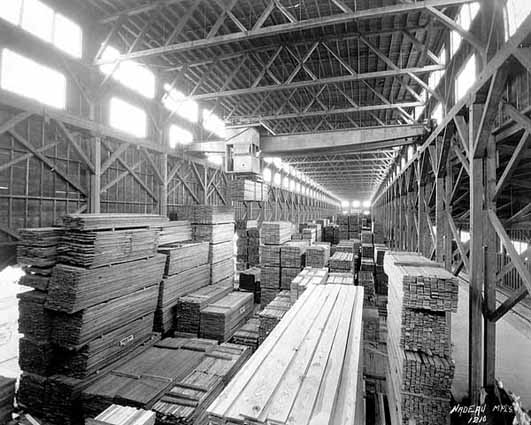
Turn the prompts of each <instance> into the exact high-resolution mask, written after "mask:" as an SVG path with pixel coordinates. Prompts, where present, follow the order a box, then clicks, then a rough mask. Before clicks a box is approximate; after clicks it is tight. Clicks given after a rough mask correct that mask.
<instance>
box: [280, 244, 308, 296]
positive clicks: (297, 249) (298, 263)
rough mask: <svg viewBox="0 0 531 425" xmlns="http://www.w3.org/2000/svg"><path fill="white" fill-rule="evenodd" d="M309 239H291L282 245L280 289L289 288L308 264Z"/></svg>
mask: <svg viewBox="0 0 531 425" xmlns="http://www.w3.org/2000/svg"><path fill="white" fill-rule="evenodd" d="M308 246H309V245H308V242H307V241H289V242H286V243H285V244H283V245H282V246H281V247H280V289H281V290H289V289H290V286H291V282H292V280H293V279H294V278H295V277H296V276H297V275H298V274H299V273H300V271H301V270H302V269H303V267H304V266H305V264H306V250H307V248H308Z"/></svg>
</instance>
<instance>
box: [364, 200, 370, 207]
mask: <svg viewBox="0 0 531 425" xmlns="http://www.w3.org/2000/svg"><path fill="white" fill-rule="evenodd" d="M370 207H371V201H363V208H370Z"/></svg>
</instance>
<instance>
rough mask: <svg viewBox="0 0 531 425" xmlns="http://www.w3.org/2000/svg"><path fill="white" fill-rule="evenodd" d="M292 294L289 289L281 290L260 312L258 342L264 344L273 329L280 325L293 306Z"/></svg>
mask: <svg viewBox="0 0 531 425" xmlns="http://www.w3.org/2000/svg"><path fill="white" fill-rule="evenodd" d="M291 305H292V303H291V296H290V293H289V292H288V291H281V292H280V293H279V294H278V295H277V296H276V297H275V299H274V300H273V301H271V302H270V303H269V304H268V305H267V306H266V307H265V308H264V309H263V310H262V311H261V312H260V313H258V318H259V322H260V323H259V326H258V338H259V339H258V342H259V344H262V343H263V342H264V340H265V339H266V338H267V336H268V335H269V334H270V333H271V331H272V330H273V329H274V328H275V326H277V325H278V323H279V322H280V320H281V319H282V318H283V317H284V315H285V314H286V312H287V311H288V310H289V309H290V308H291Z"/></svg>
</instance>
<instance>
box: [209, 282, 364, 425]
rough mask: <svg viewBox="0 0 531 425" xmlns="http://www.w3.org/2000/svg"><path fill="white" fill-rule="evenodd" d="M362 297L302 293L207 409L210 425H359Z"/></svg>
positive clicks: (338, 288)
mask: <svg viewBox="0 0 531 425" xmlns="http://www.w3.org/2000/svg"><path fill="white" fill-rule="evenodd" d="M362 292H363V290H362V289H360V288H357V287H355V286H342V285H319V286H311V287H309V288H308V290H306V292H305V293H304V294H303V295H302V297H301V298H299V300H298V301H297V302H296V303H295V305H294V306H293V307H292V308H291V309H290V310H289V311H288V312H287V313H286V314H285V316H284V317H283V319H282V320H281V322H280V323H279V324H278V325H277V326H276V327H275V329H274V330H273V331H272V332H271V333H270V334H269V336H268V337H267V339H266V340H265V341H264V343H263V344H262V345H260V347H258V350H257V351H256V352H255V354H254V355H253V357H252V358H251V359H250V360H249V361H248V362H247V363H246V364H245V365H244V366H243V368H242V369H241V370H240V372H239V373H238V374H237V375H236V376H235V377H234V379H233V380H232V381H231V382H230V384H229V385H228V386H227V388H226V389H225V390H224V391H223V392H222V393H221V394H220V396H219V397H218V398H217V399H216V400H215V401H214V403H213V404H212V405H211V406H210V407H209V408H208V414H209V420H210V423H211V424H226V423H253V424H266V423H267V424H269V423H275V424H288V423H289V424H308V423H318V424H327V425H332V424H361V423H364V421H365V418H364V415H363V411H364V409H363V403H364V401H363V389H362V378H363V377H362V375H363V370H362V367H361V362H360V358H361V357H360V356H361V332H362V303H363V294H362Z"/></svg>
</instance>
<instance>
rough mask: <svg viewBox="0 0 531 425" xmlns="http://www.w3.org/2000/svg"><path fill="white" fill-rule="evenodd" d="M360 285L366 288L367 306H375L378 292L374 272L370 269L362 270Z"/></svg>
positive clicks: (359, 275)
mask: <svg viewBox="0 0 531 425" xmlns="http://www.w3.org/2000/svg"><path fill="white" fill-rule="evenodd" d="M358 285H359V286H363V288H364V289H365V291H364V296H365V306H374V305H375V302H376V292H375V286H374V272H372V271H369V270H364V269H362V270H360V271H359V272H358Z"/></svg>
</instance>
